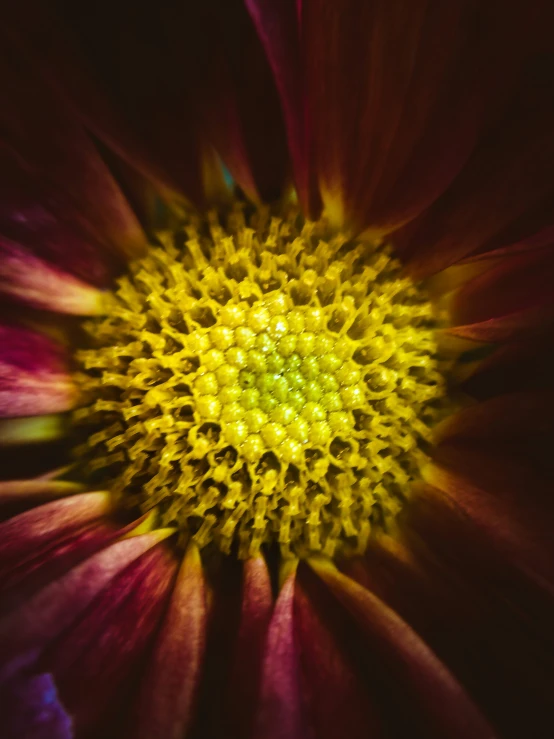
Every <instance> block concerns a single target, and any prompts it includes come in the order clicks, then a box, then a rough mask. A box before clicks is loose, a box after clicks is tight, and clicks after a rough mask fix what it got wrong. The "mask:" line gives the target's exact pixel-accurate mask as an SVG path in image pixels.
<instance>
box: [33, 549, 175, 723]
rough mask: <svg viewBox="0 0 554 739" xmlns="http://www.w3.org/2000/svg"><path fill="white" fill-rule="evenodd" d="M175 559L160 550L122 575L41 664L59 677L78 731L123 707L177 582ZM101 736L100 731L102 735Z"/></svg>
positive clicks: (139, 561)
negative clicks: (175, 579)
mask: <svg viewBox="0 0 554 739" xmlns="http://www.w3.org/2000/svg"><path fill="white" fill-rule="evenodd" d="M175 569H176V562H175V560H174V559H173V558H172V557H170V556H169V555H168V554H167V552H166V551H165V550H164V548H163V547H156V548H154V549H153V550H152V551H149V552H146V553H145V554H143V555H142V556H141V557H139V558H138V559H137V560H135V561H134V562H132V563H130V564H129V565H128V566H127V567H126V568H125V570H124V571H123V572H120V573H118V574H117V575H116V577H115V578H114V580H113V581H112V582H111V583H110V584H109V585H108V587H106V588H105V589H104V590H103V591H102V592H101V593H100V594H98V596H97V597H96V598H95V599H94V601H93V602H92V603H91V604H90V606H89V607H88V609H87V611H86V613H84V615H83V617H82V618H81V619H79V620H78V621H77V622H76V623H75V624H74V625H73V626H72V627H70V629H69V630H68V631H67V632H65V633H63V634H61V635H60V637H59V639H58V640H57V641H56V642H55V643H53V644H52V645H51V646H50V647H49V648H48V649H47V650H46V652H45V653H44V655H43V657H42V658H41V660H40V663H41V664H42V665H45V666H47V667H46V669H48V670H49V671H51V672H52V673H53V674H54V677H55V679H56V685H57V687H58V690H59V692H60V696H61V698H62V701H63V703H64V705H65V706H66V707H67V709H68V711H69V712H70V713H71V715H72V717H73V720H74V722H75V726H76V729H77V731H79V730H83V729H84V728H86V729H87V731H89V732H90V731H91V729H93V728H94V727H95V726H96V725H97V723H98V721H99V720H101V719H104V718H105V717H107V716H106V714H108V713H110V712H111V711H112V710H113V711H115V712H118V709H120V708H121V704H122V701H123V699H124V698H125V696H126V693H127V689H128V688H131V687H132V684H133V683H134V682H135V677H136V672H135V671H136V670H137V669H139V668H141V667H142V666H143V662H142V657H143V656H144V653H145V650H146V648H147V647H148V646H149V645H150V644H151V639H152V635H153V632H154V629H155V628H156V626H157V625H158V622H159V620H160V617H161V615H162V612H163V608H164V606H165V604H166V600H167V597H168V596H169V592H170V588H171V586H172V584H173V582H174V575H175ZM99 733H100V732H99Z"/></svg>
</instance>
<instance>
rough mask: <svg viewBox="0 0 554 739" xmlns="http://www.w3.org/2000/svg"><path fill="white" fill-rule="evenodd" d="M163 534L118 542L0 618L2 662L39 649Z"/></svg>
mask: <svg viewBox="0 0 554 739" xmlns="http://www.w3.org/2000/svg"><path fill="white" fill-rule="evenodd" d="M169 533H171V532H169ZM167 535H168V532H167V531H166V530H158V531H153V532H151V533H149V534H142V535H139V536H135V537H131V538H127V539H123V540H122V541H118V542H116V543H115V544H112V545H111V546H109V547H108V548H107V549H104V550H102V551H101V552H99V553H97V554H95V555H94V556H92V557H90V559H88V560H86V561H85V562H83V563H82V564H80V565H78V566H77V567H75V568H74V569H73V570H71V571H70V572H69V573H67V574H66V575H64V576H63V577H62V578H60V579H59V580H56V581H54V582H52V583H50V584H49V585H47V586H46V587H44V588H43V589H42V590H40V591H39V592H38V593H37V594H36V595H34V596H33V597H32V598H29V600H27V601H26V602H25V603H24V604H22V605H21V606H20V607H19V608H17V609H16V610H14V611H13V612H10V613H9V614H7V615H6V616H5V617H3V618H1V619H0V657H1V660H2V662H8V661H10V660H11V659H12V658H13V657H15V656H16V655H17V654H18V653H20V652H23V651H27V650H29V649H34V648H43V647H44V645H45V644H47V643H48V642H49V641H50V640H52V639H54V638H55V637H56V636H57V635H58V634H60V633H61V632H62V631H64V630H65V629H66V628H67V627H68V626H70V625H71V624H72V623H73V621H74V620H75V619H76V618H77V616H78V615H79V614H81V613H83V611H84V610H85V609H86V608H87V606H89V604H90V603H91V602H92V601H93V600H94V598H95V597H96V596H97V595H98V594H99V593H100V592H102V590H104V588H106V586H107V585H108V584H109V583H110V582H111V581H112V580H113V578H114V577H115V576H116V575H117V574H118V573H119V572H121V571H122V570H123V569H124V568H125V567H127V566H128V565H129V564H130V563H131V562H133V561H134V560H135V559H137V557H140V556H141V555H142V554H144V552H146V551H147V550H148V549H150V548H152V547H153V546H155V545H156V544H157V543H158V542H159V541H160V540H161V539H163V538H165V537H166V536H167ZM37 613H40V619H37V616H36V614H37Z"/></svg>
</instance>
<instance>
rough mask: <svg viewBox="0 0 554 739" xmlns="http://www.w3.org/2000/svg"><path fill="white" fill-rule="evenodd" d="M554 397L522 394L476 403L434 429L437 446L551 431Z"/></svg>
mask: <svg viewBox="0 0 554 739" xmlns="http://www.w3.org/2000/svg"><path fill="white" fill-rule="evenodd" d="M553 418H554V394H553V393H548V392H521V393H510V394H509V395H501V396H499V397H497V398H491V399H490V400H488V401H485V402H481V403H476V404H475V405H473V406H470V407H469V408H464V409H463V410H461V411H458V412H457V413H455V414H453V415H452V416H449V417H448V418H447V419H446V420H444V421H443V422H442V423H439V424H438V425H437V426H435V428H434V429H433V437H434V439H435V442H436V443H440V442H442V441H445V440H448V439H453V438H468V439H503V438H512V437H515V438H517V437H520V436H526V435H532V434H538V433H541V432H544V431H549V430H552V425H553V424H552V419H553Z"/></svg>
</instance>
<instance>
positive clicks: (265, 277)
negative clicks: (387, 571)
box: [75, 206, 445, 557]
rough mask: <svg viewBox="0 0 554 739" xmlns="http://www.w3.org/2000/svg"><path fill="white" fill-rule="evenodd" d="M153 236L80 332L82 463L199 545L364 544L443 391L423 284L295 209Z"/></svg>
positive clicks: (405, 480)
mask: <svg viewBox="0 0 554 739" xmlns="http://www.w3.org/2000/svg"><path fill="white" fill-rule="evenodd" d="M159 241H160V245H157V246H153V247H152V248H151V250H150V252H149V254H148V256H147V257H146V258H144V259H142V260H140V261H138V262H136V263H134V264H131V266H130V269H129V273H128V274H127V275H125V276H124V277H122V278H121V279H120V280H119V284H118V288H117V290H116V291H115V293H114V294H113V295H112V296H111V299H110V302H109V306H108V308H107V311H106V313H107V314H106V316H105V317H104V318H102V319H95V320H92V321H90V322H88V323H87V324H86V326H85V328H86V329H87V331H88V334H89V335H90V348H87V349H84V350H82V351H80V352H79V353H78V360H79V362H80V365H81V372H80V373H79V375H78V380H79V384H80V386H81V389H82V394H83V405H82V407H81V408H80V409H79V410H77V411H76V413H75V423H76V424H77V426H78V430H79V429H80V430H81V431H82V433H83V438H84V442H83V444H81V446H79V447H78V449H77V450H76V451H77V454H78V456H79V458H80V459H81V460H83V469H84V470H85V471H86V474H87V475H88V476H89V478H90V479H91V480H94V481H95V482H96V481H101V482H102V483H104V484H106V483H107V484H109V485H110V488H111V489H112V490H113V492H114V495H115V496H116V497H117V500H118V502H119V503H120V504H121V505H123V506H125V507H130V508H135V507H139V508H140V509H141V510H144V511H146V510H150V509H152V508H156V509H157V511H158V515H159V518H160V520H161V522H162V523H163V524H164V525H176V526H177V527H178V528H179V530H180V531H181V533H182V537H183V538H187V539H188V538H189V537H192V538H193V539H194V540H195V541H196V543H197V544H198V545H199V546H200V547H205V546H207V545H209V544H212V543H214V544H215V545H217V547H219V549H221V550H222V551H223V552H226V553H228V552H230V551H236V552H237V554H238V556H240V557H247V556H251V555H253V554H256V553H257V552H258V551H259V549H260V547H261V546H262V545H264V544H272V543H277V544H278V545H279V546H280V548H281V551H282V553H283V554H284V555H285V556H290V555H291V554H294V555H297V556H306V555H308V554H310V553H313V552H322V553H324V554H327V555H329V556H333V555H334V554H335V553H336V551H337V548H338V549H340V550H341V551H342V552H344V553H349V552H354V551H358V552H359V551H363V549H364V548H365V546H366V543H367V540H368V537H369V535H370V532H371V529H372V527H374V528H375V527H377V528H387V527H388V526H390V524H391V522H392V520H393V519H394V517H395V516H396V514H397V513H398V511H399V510H400V508H401V506H402V501H403V500H404V498H405V497H406V495H407V494H408V486H409V483H410V482H411V481H412V480H413V479H414V478H416V477H417V476H418V471H419V466H420V464H421V463H422V461H423V460H424V459H425V455H424V453H423V451H422V449H421V446H422V442H425V440H426V439H427V438H428V437H429V428H430V426H432V425H433V423H434V422H435V421H436V419H437V414H439V413H440V402H439V401H440V399H441V398H442V397H443V396H444V394H445V388H444V381H443V378H442V375H441V373H440V372H439V370H438V363H437V359H436V346H435V342H434V338H433V318H432V311H431V306H430V304H429V302H428V300H427V299H426V297H425V295H424V294H423V292H422V291H421V290H420V289H418V288H417V287H416V286H415V285H414V284H413V283H412V282H411V281H410V280H409V279H408V278H406V277H403V276H402V275H401V273H400V264H399V262H398V261H397V260H395V259H393V258H392V257H391V256H390V253H389V250H388V248H387V247H383V246H382V245H378V244H376V243H373V242H365V241H361V240H360V241H357V242H352V241H349V240H348V239H347V238H346V237H344V236H342V235H340V234H338V235H337V234H333V233H332V232H330V230H329V227H328V226H327V224H326V223H325V222H324V221H320V222H317V223H311V222H304V221H303V220H302V219H301V217H300V216H299V215H298V213H297V212H294V211H293V212H291V213H289V214H286V215H285V216H284V217H282V218H270V217H269V215H268V213H267V211H264V210H258V211H256V212H254V213H253V214H252V215H251V216H250V219H249V222H248V225H247V223H246V220H245V217H244V215H243V211H242V209H241V208H240V207H239V206H236V207H235V208H234V209H233V211H232V212H231V214H230V216H229V218H228V224H227V227H226V229H223V228H222V227H221V226H220V225H219V222H218V220H217V219H216V218H215V216H210V217H209V218H208V219H207V220H201V219H194V218H193V217H190V218H189V219H188V220H187V221H186V222H185V223H184V224H183V225H182V227H180V228H179V229H177V230H176V231H175V232H173V233H163V234H160V235H159Z"/></svg>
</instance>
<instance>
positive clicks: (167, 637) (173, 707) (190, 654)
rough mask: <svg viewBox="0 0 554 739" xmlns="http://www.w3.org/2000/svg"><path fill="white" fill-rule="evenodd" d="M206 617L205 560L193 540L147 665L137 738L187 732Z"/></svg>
mask: <svg viewBox="0 0 554 739" xmlns="http://www.w3.org/2000/svg"><path fill="white" fill-rule="evenodd" d="M206 616H207V612H206V592H205V585H204V576H203V573H202V562H201V561H200V555H199V553H198V549H197V548H196V546H195V545H194V544H191V545H190V546H189V548H188V550H187V553H186V555H185V558H184V560H183V563H182V565H181V569H180V571H179V575H178V578H177V582H176V584H175V589H174V591H173V595H172V596H171V600H170V603H169V607H168V611H167V613H166V615H165V617H164V621H163V624H162V628H161V631H160V633H159V634H158V636H157V639H156V645H155V648H154V654H153V656H152V660H151V661H150V663H149V665H148V666H147V667H146V676H145V679H144V681H143V683H142V692H141V697H140V699H139V708H138V713H139V716H138V721H137V726H136V736H137V737H141V738H143V739H180V738H181V737H183V736H184V735H185V734H186V731H187V727H188V725H189V724H190V719H191V712H192V708H193V703H194V699H195V696H196V693H197V690H198V683H199V678H200V672H201V668H202V658H203V655H204V644H205V639H206V633H205V632H206Z"/></svg>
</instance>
